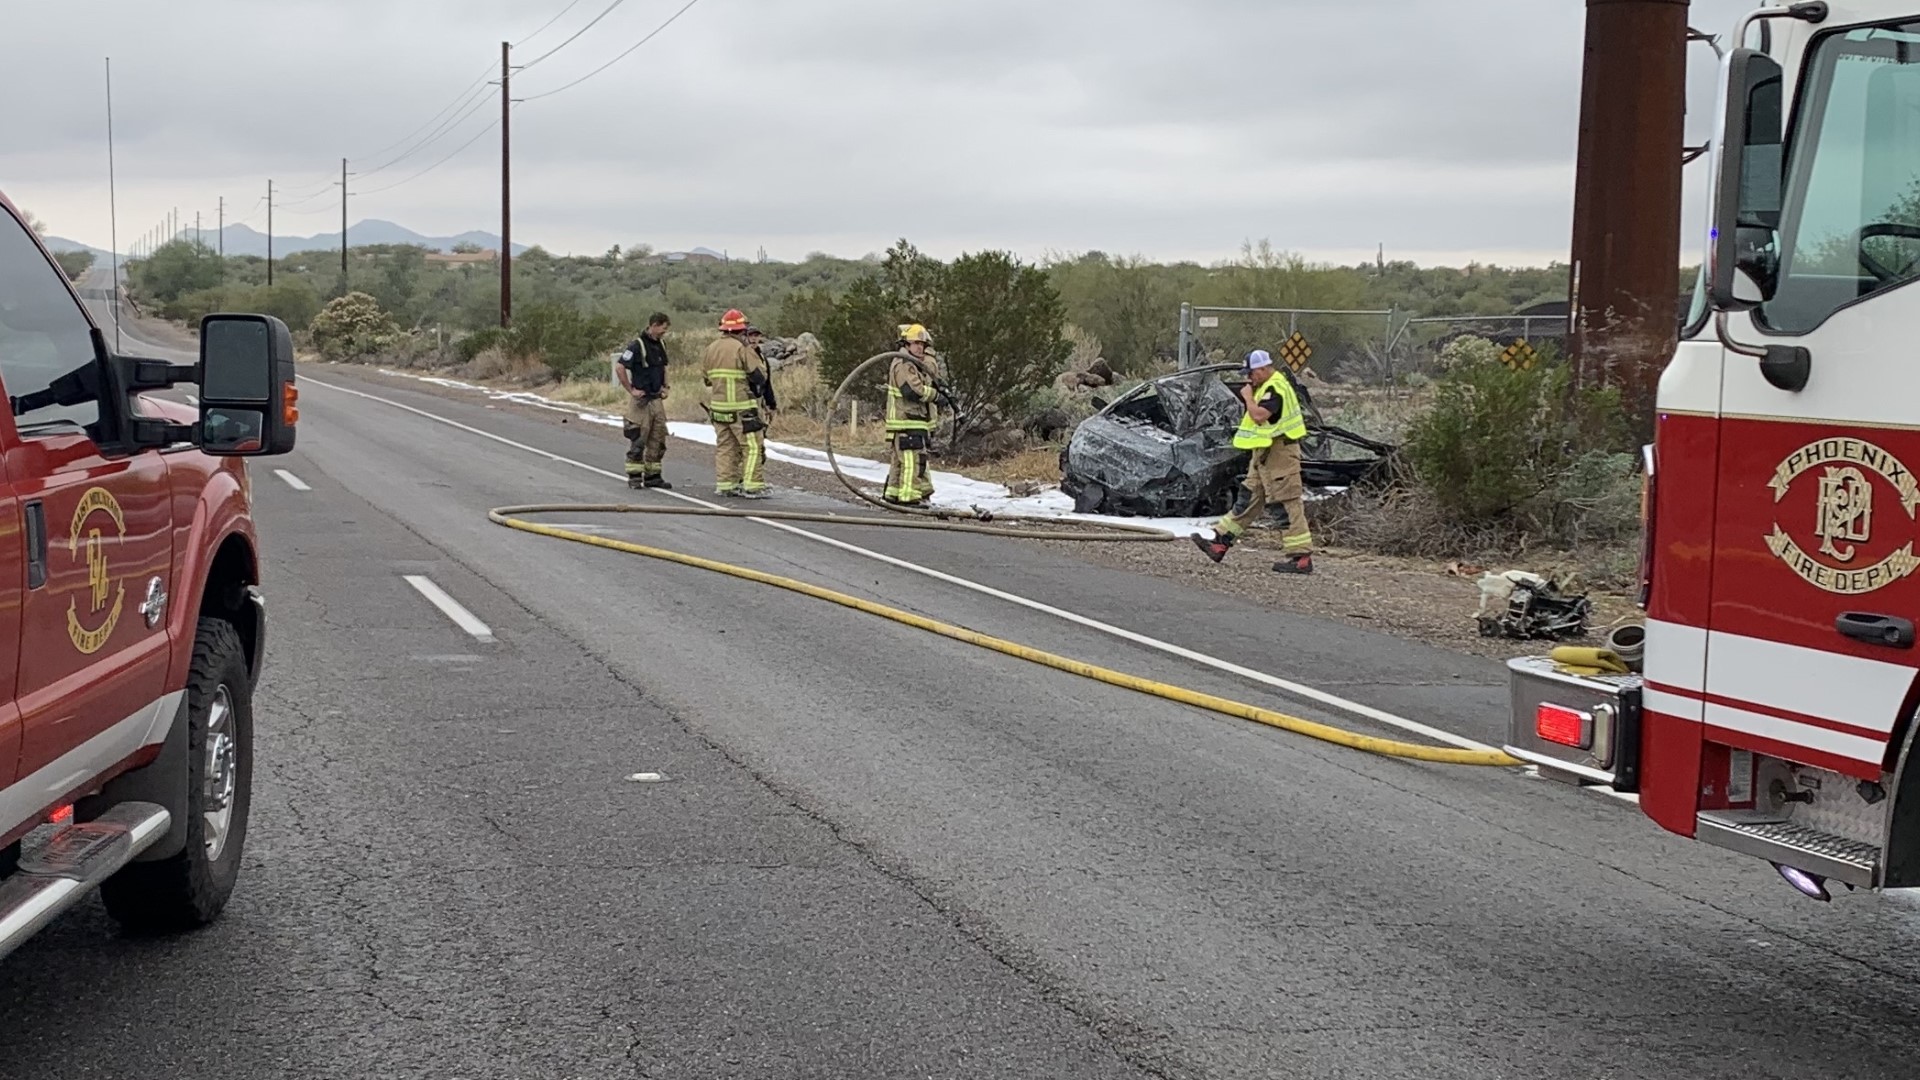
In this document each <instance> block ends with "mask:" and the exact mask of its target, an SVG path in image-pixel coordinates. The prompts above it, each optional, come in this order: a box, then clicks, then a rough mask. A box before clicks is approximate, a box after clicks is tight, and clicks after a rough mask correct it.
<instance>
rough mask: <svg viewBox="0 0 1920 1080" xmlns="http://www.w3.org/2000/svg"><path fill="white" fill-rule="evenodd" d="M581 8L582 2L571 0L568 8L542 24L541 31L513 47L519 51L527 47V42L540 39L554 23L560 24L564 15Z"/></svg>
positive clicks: (524, 38) (515, 43) (522, 39)
mask: <svg viewBox="0 0 1920 1080" xmlns="http://www.w3.org/2000/svg"><path fill="white" fill-rule="evenodd" d="M579 6H580V0H570V2H569V3H568V4H567V6H566V7H563V8H561V9H560V12H559V14H557V15H555V16H554V17H553V18H551V19H548V20H547V21H546V22H543V23H541V24H540V29H538V30H535V31H534V32H533V33H531V34H528V35H527V36H526V37H523V38H521V39H520V40H519V41H516V42H514V43H513V47H514V48H516V49H517V48H519V47H520V46H522V45H525V44H526V43H527V42H529V41H532V40H533V39H534V38H537V37H539V36H540V35H541V34H542V33H544V32H545V31H546V29H547V27H549V26H552V25H553V24H554V23H557V22H559V21H560V17H561V16H562V15H565V14H566V13H567V12H569V11H572V10H573V9H574V8H576V7H579Z"/></svg>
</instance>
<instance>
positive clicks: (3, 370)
mask: <svg viewBox="0 0 1920 1080" xmlns="http://www.w3.org/2000/svg"><path fill="white" fill-rule="evenodd" d="M95 359H96V358H95V356H94V351H93V336H92V327H91V325H90V324H89V323H88V322H87V319H86V316H85V314H84V313H82V312H81V310H80V306H79V305H78V304H76V303H75V302H74V299H73V296H72V294H71V293H69V292H68V291H67V289H66V286H65V285H64V284H63V283H62V282H61V279H60V270H59V268H58V267H56V266H55V265H54V264H53V263H51V262H49V261H48V260H47V258H46V256H45V255H42V254H41V253H40V249H39V247H37V246H36V245H35V244H34V242H33V237H32V235H31V234H29V233H28V232H27V228H26V226H25V225H23V224H22V223H21V222H20V221H19V220H18V219H17V218H15V217H14V216H13V215H12V214H11V213H9V212H7V210H6V209H5V208H4V207H0V380H3V381H5V383H6V388H7V394H8V396H9V398H11V399H14V400H15V401H16V402H17V400H18V399H19V398H22V397H24V396H26V395H28V394H33V393H36V392H38V391H41V390H45V389H46V388H47V387H48V386H49V385H50V384H51V383H52V382H53V380H54V379H57V378H59V377H60V376H62V375H65V374H66V373H68V372H70V371H75V370H78V369H81V368H84V367H86V366H87V365H89V364H92V363H94V362H95ZM99 416H100V406H99V403H98V402H91V401H90V402H85V403H82V404H79V405H68V406H58V405H50V406H46V407H42V408H37V409H28V410H25V411H24V412H23V411H21V410H19V408H18V407H17V405H16V407H15V410H14V422H15V423H16V424H17V425H18V426H19V428H20V433H21V434H22V435H25V436H28V437H31V436H33V435H36V434H46V433H48V432H51V431H72V430H73V429H74V428H76V427H79V428H87V427H89V426H91V425H92V424H94V423H96V422H97V421H98V420H99Z"/></svg>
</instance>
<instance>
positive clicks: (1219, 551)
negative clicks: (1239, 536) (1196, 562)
mask: <svg viewBox="0 0 1920 1080" xmlns="http://www.w3.org/2000/svg"><path fill="white" fill-rule="evenodd" d="M1190 539H1191V540H1192V541H1193V546H1195V547H1197V548H1199V549H1200V550H1201V551H1202V552H1205V553H1206V556H1207V558H1209V559H1212V560H1213V561H1214V562H1219V561H1220V560H1222V559H1224V558H1226V557H1227V549H1229V548H1231V547H1233V538H1232V537H1230V536H1215V537H1214V538H1213V539H1211V540H1209V539H1207V538H1206V537H1204V536H1201V535H1200V534H1199V533H1194V534H1193V536H1192V537H1190Z"/></svg>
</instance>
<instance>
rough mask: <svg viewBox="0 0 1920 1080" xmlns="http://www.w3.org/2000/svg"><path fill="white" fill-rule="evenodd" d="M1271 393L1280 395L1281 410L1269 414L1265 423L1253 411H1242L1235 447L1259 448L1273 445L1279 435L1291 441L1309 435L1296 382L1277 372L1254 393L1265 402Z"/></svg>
mask: <svg viewBox="0 0 1920 1080" xmlns="http://www.w3.org/2000/svg"><path fill="white" fill-rule="evenodd" d="M1269 397H1276V398H1278V399H1279V405H1280V409H1279V411H1278V412H1277V413H1275V414H1273V415H1271V416H1269V417H1267V422H1266V423H1264V424H1260V423H1255V422H1254V419H1253V414H1252V413H1245V414H1242V415H1241V417H1240V430H1238V431H1236V432H1234V433H1233V446H1234V449H1236V450H1258V449H1259V448H1261V447H1263V446H1272V445H1273V440H1274V438H1275V437H1276V436H1277V437H1280V438H1284V439H1286V440H1287V441H1289V442H1299V441H1300V440H1301V439H1304V438H1306V437H1307V421H1306V417H1305V416H1303V415H1302V414H1301V412H1300V395H1299V394H1296V393H1294V391H1293V383H1292V382H1291V381H1290V380H1289V379H1288V378H1287V377H1286V375H1285V374H1283V373H1281V372H1278V371H1276V372H1274V373H1273V374H1272V375H1270V376H1268V377H1267V381H1266V382H1263V383H1261V384H1260V389H1258V390H1256V391H1254V393H1253V400H1254V403H1255V404H1262V403H1264V402H1265V401H1266V400H1267V399H1268V398H1269Z"/></svg>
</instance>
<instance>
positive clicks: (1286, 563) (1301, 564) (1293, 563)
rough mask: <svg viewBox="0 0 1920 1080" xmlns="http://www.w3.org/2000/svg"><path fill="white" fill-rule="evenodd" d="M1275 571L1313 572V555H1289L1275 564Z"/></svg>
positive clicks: (1278, 572) (1289, 572)
mask: <svg viewBox="0 0 1920 1080" xmlns="http://www.w3.org/2000/svg"><path fill="white" fill-rule="evenodd" d="M1273 572H1274V573H1276V574H1311V573H1313V556H1311V555H1289V556H1288V557H1286V558H1284V559H1281V560H1280V561H1279V562H1277V563H1274V564H1273Z"/></svg>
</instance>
